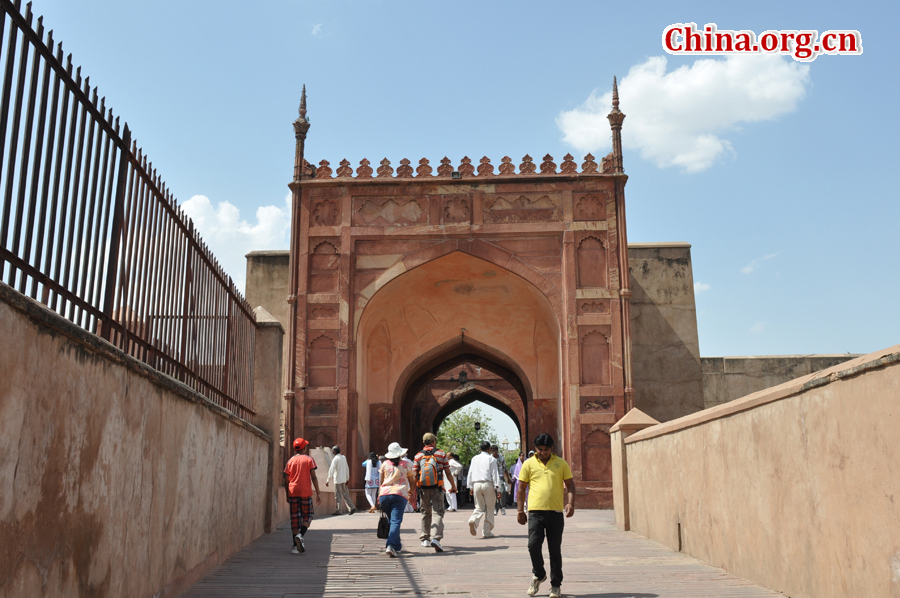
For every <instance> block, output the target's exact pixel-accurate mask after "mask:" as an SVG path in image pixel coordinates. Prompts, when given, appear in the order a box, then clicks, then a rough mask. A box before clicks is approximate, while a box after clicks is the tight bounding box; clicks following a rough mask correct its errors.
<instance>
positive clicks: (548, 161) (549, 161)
mask: <svg viewBox="0 0 900 598" xmlns="http://www.w3.org/2000/svg"><path fill="white" fill-rule="evenodd" d="M541 174H556V164H555V163H554V162H553V156H551V155H550V154H547V155H546V156H544V161H543V162H541Z"/></svg>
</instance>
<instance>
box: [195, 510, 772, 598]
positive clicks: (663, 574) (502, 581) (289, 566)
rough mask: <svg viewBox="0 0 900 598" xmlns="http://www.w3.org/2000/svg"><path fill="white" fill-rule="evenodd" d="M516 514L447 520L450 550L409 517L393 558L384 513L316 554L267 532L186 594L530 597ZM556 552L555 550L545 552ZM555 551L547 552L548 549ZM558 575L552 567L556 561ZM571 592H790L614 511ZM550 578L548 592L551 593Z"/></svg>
mask: <svg viewBox="0 0 900 598" xmlns="http://www.w3.org/2000/svg"><path fill="white" fill-rule="evenodd" d="M513 512H514V511H513V510H512V509H509V510H507V513H508V515H506V516H505V517H504V516H499V515H498V517H497V520H496V521H497V523H496V527H495V529H494V531H495V533H497V534H498V537H496V538H492V539H489V540H483V539H481V538H480V536H479V537H477V538H476V537H472V536H471V535H469V529H468V525H467V524H466V520H467V518H468V515H469V513H468V512H465V511H461V512H457V513H448V514H447V516H446V517H445V522H446V523H445V525H446V529H445V538H444V542H443V544H444V549H445V552H443V553H441V554H438V553H435V552H434V551H433V550H431V549H426V548H422V547H421V546H419V542H418V541H417V537H418V525H419V521H420V516H419V514H418V513H407V514H406V517H405V518H404V520H403V533H402V541H403V554H402V555H401V556H400V558H397V559H391V558H388V557H386V556H385V555H384V554H383V553H382V552H381V551H382V550H383V549H384V541H383V540H379V539H377V538H376V537H375V525H376V522H377V519H376V517H377V515H374V514H372V515H370V514H367V513H365V512H359V513H357V514H355V515H353V516H348V515H344V516H341V517H327V518H323V519H318V520H316V521H314V522H313V525H312V528H311V529H310V531H309V532H308V533H307V536H306V552H305V553H304V554H300V555H295V554H291V553H290V546H291V541H290V528H289V527H284V528H281V529H279V531H278V532H276V533H274V534H268V535H264V536H262V537H261V538H259V539H258V540H256V541H255V542H253V543H252V544H250V545H249V546H247V547H246V548H244V549H243V550H241V551H240V552H238V553H237V554H235V555H234V556H232V557H231V558H230V559H228V560H227V561H226V562H225V563H223V564H222V566H220V567H219V568H218V569H216V570H214V571H213V572H212V573H210V574H209V575H207V576H206V577H204V578H203V579H201V580H200V581H199V582H198V583H197V584H196V585H194V587H192V588H191V589H190V590H189V591H188V592H186V593H185V594H183V595H182V598H228V597H232V596H234V597H237V596H241V597H260V598H263V597H265V598H304V597H310V596H329V597H338V596H341V597H352V596H365V597H366V598H379V597H384V596H392V597H396V596H409V597H413V596H417V595H425V596H444V595H451V596H454V597H455V598H504V597H507V596H510V597H512V596H515V597H523V596H525V595H526V594H525V590H526V589H527V587H528V583H529V582H530V581H531V567H530V561H529V559H528V551H527V548H526V542H527V532H526V528H525V527H524V526H519V525H518V524H516V522H515V516H514V515H513ZM545 551H546V548H545ZM545 555H546V552H545ZM547 567H548V570H549V562H548V563H547ZM563 572H564V574H565V580H564V582H563V586H562V589H563V596H579V597H582V598H700V597H715V598H764V597H765V598H771V597H778V596H783V595H782V594H780V593H778V592H773V591H771V590H767V589H764V588H761V587H759V586H756V585H753V584H751V583H750V582H748V581H746V580H744V579H741V578H739V577H736V576H734V575H731V574H729V573H727V572H725V571H723V570H722V569H717V568H715V567H710V566H708V565H705V564H704V563H702V562H700V561H698V560H696V559H694V558H691V557H689V556H686V555H683V554H679V553H676V552H672V551H671V550H668V549H667V548H663V547H662V546H660V545H659V544H655V543H653V542H650V541H648V540H645V539H643V538H641V537H639V536H636V535H634V534H631V533H627V532H620V531H618V530H617V529H616V527H615V525H614V523H613V514H612V511H578V512H576V513H575V516H574V517H573V518H572V519H567V520H566V530H565V533H564V535H563ZM549 591H550V586H549V580H548V581H547V582H545V583H544V584H543V585H542V587H541V590H540V592H539V593H538V595H539V596H547V594H548V593H549Z"/></svg>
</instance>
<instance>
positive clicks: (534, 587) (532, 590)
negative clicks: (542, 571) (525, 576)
mask: <svg viewBox="0 0 900 598" xmlns="http://www.w3.org/2000/svg"><path fill="white" fill-rule="evenodd" d="M545 581H547V576H546V575H545V576H543V577H542V578H540V579H538V578H537V577H532V578H531V585H530V586H528V592H527V594H528V595H529V596H534V595H535V594H537V592H538V590H539V589H540V588H541V584H542V583H544V582H545Z"/></svg>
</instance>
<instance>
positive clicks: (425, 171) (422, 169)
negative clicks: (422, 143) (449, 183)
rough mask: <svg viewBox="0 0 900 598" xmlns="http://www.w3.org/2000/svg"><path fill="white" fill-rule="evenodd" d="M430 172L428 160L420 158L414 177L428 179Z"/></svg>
mask: <svg viewBox="0 0 900 598" xmlns="http://www.w3.org/2000/svg"><path fill="white" fill-rule="evenodd" d="M431 172H432V168H431V166H429V165H428V159H427V158H422V159H421V160H419V166H418V167H417V168H416V176H417V177H430V176H431Z"/></svg>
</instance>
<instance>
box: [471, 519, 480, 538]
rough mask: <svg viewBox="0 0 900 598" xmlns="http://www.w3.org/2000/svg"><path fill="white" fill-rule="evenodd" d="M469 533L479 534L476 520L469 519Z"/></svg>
mask: <svg viewBox="0 0 900 598" xmlns="http://www.w3.org/2000/svg"><path fill="white" fill-rule="evenodd" d="M469 533H470V534H472V535H473V536H475V535H477V534H478V531H477V529H476V527H475V522H474V521H469Z"/></svg>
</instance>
